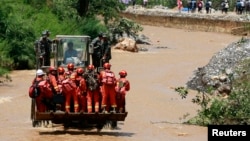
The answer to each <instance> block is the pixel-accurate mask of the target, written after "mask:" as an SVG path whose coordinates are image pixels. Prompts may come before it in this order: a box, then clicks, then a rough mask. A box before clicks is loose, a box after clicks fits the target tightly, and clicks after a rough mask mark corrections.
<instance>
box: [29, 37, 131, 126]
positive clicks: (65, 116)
mask: <svg viewBox="0 0 250 141" xmlns="http://www.w3.org/2000/svg"><path fill="white" fill-rule="evenodd" d="M90 41H91V38H90V36H87V35H56V38H55V39H54V40H53V42H52V46H51V48H52V52H51V53H52V54H51V56H52V59H51V60H52V61H51V66H54V67H55V68H58V67H59V66H60V67H64V68H65V69H67V64H68V63H73V64H74V65H75V66H76V67H77V68H79V67H82V68H83V69H84V70H86V67H87V66H88V65H89V64H91V63H92V60H91V59H92V57H91V55H92V53H93V47H92V46H90ZM68 42H73V44H74V49H75V50H76V51H77V56H76V57H68V58H66V56H65V51H66V50H67V43H68ZM38 50H39V45H38V46H36V57H37V58H36V59H37V64H39V65H37V68H39V69H42V70H43V71H44V72H46V73H48V69H49V67H50V66H44V65H43V63H41V62H39V56H40V55H39V51H38ZM100 70H102V66H98V68H97V69H96V71H97V72H99V71H100ZM56 101H58V99H56V95H55V98H53V101H52V103H55V104H54V106H56ZM36 106H37V105H36V100H35V98H32V99H31V120H32V126H33V127H37V126H39V125H41V124H42V123H49V122H51V123H52V124H62V125H63V126H64V128H66V129H68V128H70V127H75V126H77V127H79V128H83V129H89V128H90V127H91V128H96V129H97V131H101V129H102V128H103V127H111V128H115V127H117V122H118V121H125V118H126V117H127V114H128V112H125V113H101V112H100V113H83V112H79V113H75V112H73V111H72V112H64V111H61V112H57V111H53V110H48V111H46V112H38V111H37V108H36Z"/></svg>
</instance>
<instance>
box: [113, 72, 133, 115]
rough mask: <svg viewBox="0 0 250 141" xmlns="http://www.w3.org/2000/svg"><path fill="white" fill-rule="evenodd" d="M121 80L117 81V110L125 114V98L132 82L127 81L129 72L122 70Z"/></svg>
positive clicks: (120, 73)
mask: <svg viewBox="0 0 250 141" xmlns="http://www.w3.org/2000/svg"><path fill="white" fill-rule="evenodd" d="M119 75H120V78H119V79H118V80H117V85H116V88H115V90H116V102H117V109H118V112H119V113H124V112H125V111H126V110H125V105H126V100H125V96H126V93H127V91H129V90H130V82H129V81H128V80H127V79H126V76H127V72H126V71H125V70H122V71H120V72H119Z"/></svg>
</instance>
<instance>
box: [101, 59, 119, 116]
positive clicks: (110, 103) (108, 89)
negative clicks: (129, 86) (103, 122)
mask: <svg viewBox="0 0 250 141" xmlns="http://www.w3.org/2000/svg"><path fill="white" fill-rule="evenodd" d="M103 68H104V70H103V71H101V72H100V80H101V85H102V87H101V89H102V90H101V91H102V110H103V112H104V113H106V112H114V113H115V110H116V107H117V105H116V92H115V86H116V78H115V74H114V72H113V71H111V70H110V68H111V64H110V63H105V64H104V65H103ZM111 108H112V109H111ZM111 110H112V111H111Z"/></svg>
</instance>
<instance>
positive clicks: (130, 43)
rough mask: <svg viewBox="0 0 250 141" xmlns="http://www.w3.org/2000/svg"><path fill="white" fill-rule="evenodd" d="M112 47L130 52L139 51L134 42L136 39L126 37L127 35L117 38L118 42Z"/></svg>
mask: <svg viewBox="0 0 250 141" xmlns="http://www.w3.org/2000/svg"><path fill="white" fill-rule="evenodd" d="M113 48H114V49H120V50H124V51H130V52H138V51H139V49H138V47H137V44H136V41H135V40H133V39H131V38H127V37H123V38H120V39H119V40H118V43H117V44H116V45H114V46H113Z"/></svg>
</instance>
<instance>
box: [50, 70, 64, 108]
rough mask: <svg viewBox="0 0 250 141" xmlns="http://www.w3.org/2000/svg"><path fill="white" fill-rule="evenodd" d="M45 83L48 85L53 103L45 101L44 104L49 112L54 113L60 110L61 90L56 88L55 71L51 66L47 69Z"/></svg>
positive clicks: (61, 101)
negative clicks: (48, 108)
mask: <svg viewBox="0 0 250 141" xmlns="http://www.w3.org/2000/svg"><path fill="white" fill-rule="evenodd" d="M47 82H48V84H49V85H50V88H51V91H52V95H53V101H51V100H49V101H46V104H47V105H48V106H49V107H50V109H51V110H53V111H56V110H60V109H61V104H62V103H63V102H64V101H63V95H62V89H61V88H60V87H58V84H57V69H56V68H55V67H53V66H50V67H49V74H48V77H47Z"/></svg>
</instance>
